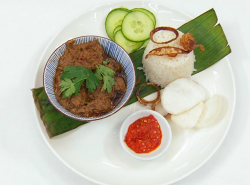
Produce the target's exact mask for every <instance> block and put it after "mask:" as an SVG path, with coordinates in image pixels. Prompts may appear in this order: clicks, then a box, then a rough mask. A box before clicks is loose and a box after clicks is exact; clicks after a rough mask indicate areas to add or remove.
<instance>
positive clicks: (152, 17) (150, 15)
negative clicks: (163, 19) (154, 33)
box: [131, 8, 156, 26]
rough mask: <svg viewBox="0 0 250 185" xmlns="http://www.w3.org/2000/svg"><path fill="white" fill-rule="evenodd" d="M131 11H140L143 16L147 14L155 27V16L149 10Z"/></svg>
mask: <svg viewBox="0 0 250 185" xmlns="http://www.w3.org/2000/svg"><path fill="white" fill-rule="evenodd" d="M131 11H141V12H143V13H145V14H147V15H148V16H149V17H150V19H152V21H153V22H154V26H155V25H156V18H155V15H154V14H153V13H152V12H150V11H149V10H147V9H145V8H133V9H132V10H131Z"/></svg>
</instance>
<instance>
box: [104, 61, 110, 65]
mask: <svg viewBox="0 0 250 185" xmlns="http://www.w3.org/2000/svg"><path fill="white" fill-rule="evenodd" d="M102 63H103V64H104V65H108V64H109V63H110V61H109V60H106V61H103V62H102Z"/></svg>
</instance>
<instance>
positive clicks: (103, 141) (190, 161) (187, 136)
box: [34, 1, 235, 185]
mask: <svg viewBox="0 0 250 185" xmlns="http://www.w3.org/2000/svg"><path fill="white" fill-rule="evenodd" d="M120 6H125V7H127V8H130V9H131V8H135V7H144V8H147V9H149V10H151V11H152V12H153V13H154V14H155V16H156V19H157V26H163V25H165V26H171V27H176V28H177V27H179V26H181V25H182V24H184V23H185V22H187V21H189V20H190V19H191V17H190V16H188V15H186V14H185V13H182V12H180V11H177V10H175V9H171V8H168V7H166V6H162V5H160V4H156V3H150V2H144V1H142V2H136V1H127V2H118V3H110V4H107V5H103V6H99V7H96V8H93V9H91V10H89V11H88V12H86V13H84V14H82V15H80V16H79V17H78V18H76V19H75V20H73V21H72V22H70V23H69V24H68V25H67V26H65V27H64V28H63V29H62V30H61V31H60V32H59V33H58V34H57V35H56V36H55V37H54V38H53V40H52V41H51V42H50V43H49V45H48V47H47V48H46V50H45V52H44V53H43V55H42V58H41V60H40V63H39V67H38V69H37V75H36V79H35V84H34V87H41V86H42V81H43V80H42V76H43V75H42V74H43V70H44V66H45V64H46V61H47V60H48V58H49V56H50V55H51V53H52V52H53V51H54V50H55V49H56V48H57V47H58V46H59V45H61V44H62V43H63V42H65V41H66V40H69V39H71V38H74V37H78V36H82V35H100V36H106V37H107V35H106V32H105V27H104V22H105V17H106V16H107V14H108V12H109V11H110V10H111V9H113V8H117V7H120ZM197 16H198V15H197ZM192 78H193V79H195V80H196V81H198V82H199V83H200V84H202V85H203V86H204V87H205V88H206V90H207V94H208V96H211V95H213V94H219V95H222V96H223V97H224V106H223V110H222V112H221V114H220V119H219V120H218V123H217V124H216V125H215V126H213V127H209V128H205V129H190V130H185V129H181V128H178V127H177V126H175V125H174V124H171V123H170V125H171V129H172V133H173V138H172V143H171V146H170V147H169V149H168V151H167V152H166V153H164V154H163V155H162V156H161V157H159V158H157V159H155V160H152V161H141V160H137V159H135V158H133V157H131V156H130V155H128V154H127V153H126V152H125V151H124V150H123V148H122V146H121V145H120V142H119V130H120V127H121V124H122V122H123V120H124V119H125V118H126V117H127V116H128V115H130V114H131V113H133V112H135V111H137V110H140V109H145V108H148V107H144V106H142V105H140V104H139V103H134V104H132V105H130V106H127V107H125V108H123V109H122V110H120V111H119V112H118V113H116V114H114V115H113V116H111V117H108V118H106V119H104V120H99V121H95V122H91V123H88V124H85V125H83V126H81V127H78V128H77V129H74V130H72V131H70V132H67V133H65V134H62V135H60V136H57V137H54V138H52V139H49V137H48V135H47V133H46V130H45V128H44V126H43V123H42V121H41V119H40V116H39V114H38V111H36V113H37V121H38V126H39V128H40V130H41V133H42V136H43V137H44V139H45V141H46V143H47V144H48V146H49V147H50V149H51V150H52V151H53V153H54V154H55V155H56V156H57V157H58V158H59V159H60V160H61V161H62V162H63V163H64V164H65V165H66V166H68V167H69V168H71V169H72V170H73V171H75V172H76V173H77V174H79V175H81V176H83V177H85V178H87V179H89V180H91V181H93V182H96V183H98V184H109V185H118V184H119V185H128V184H136V185H157V184H170V183H173V182H176V181H178V180H180V179H182V178H184V177H186V176H188V175H189V174H191V173H192V172H194V171H195V170H196V169H198V168H199V167H200V166H202V165H203V164H204V163H205V162H206V161H207V160H208V159H209V158H210V157H211V156H212V155H213V154H214V152H215V151H216V150H217V149H218V147H219V146H220V145H221V143H222V141H223V139H224V138H225V136H226V134H227V132H228V130H229V127H230V124H231V121H232V116H233V113H234V107H235V84H234V78H233V74H232V70H231V66H230V63H229V61H228V59H227V58H224V59H222V60H221V61H220V62H218V63H216V64H215V65H213V66H211V67H210V68H208V69H206V70H204V71H202V72H200V73H198V74H197V75H194V76H193V77H192ZM150 96H154V94H152V95H150ZM34 107H35V106H34Z"/></svg>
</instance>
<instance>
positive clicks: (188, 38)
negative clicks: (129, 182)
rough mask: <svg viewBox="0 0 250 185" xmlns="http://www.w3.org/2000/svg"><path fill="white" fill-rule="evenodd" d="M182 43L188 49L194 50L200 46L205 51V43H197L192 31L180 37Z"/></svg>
mask: <svg viewBox="0 0 250 185" xmlns="http://www.w3.org/2000/svg"><path fill="white" fill-rule="evenodd" d="M180 45H181V46H182V47H183V48H184V49H185V50H187V51H192V50H194V49H195V48H197V47H200V50H201V51H205V48H204V47H203V45H201V44H198V45H195V39H194V36H193V35H192V34H191V33H186V34H184V35H182V37H181V39H180Z"/></svg>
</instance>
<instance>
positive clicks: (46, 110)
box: [32, 87, 87, 138]
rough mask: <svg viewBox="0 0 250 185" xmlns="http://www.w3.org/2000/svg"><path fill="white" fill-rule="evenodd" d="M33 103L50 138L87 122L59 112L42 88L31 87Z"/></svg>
mask: <svg viewBox="0 0 250 185" xmlns="http://www.w3.org/2000/svg"><path fill="white" fill-rule="evenodd" d="M32 92H33V98H34V102H35V105H36V107H37V109H38V111H39V113H40V117H41V119H42V121H43V123H44V126H45V128H46V131H47V133H48V135H49V137H50V138H52V137H54V136H57V135H60V134H63V133H65V132H68V131H70V130H73V129H75V128H77V127H79V126H80V125H83V124H85V123H87V122H83V121H78V120H74V119H71V118H69V117H67V116H65V115H64V114H62V113H61V112H59V111H58V110H57V109H56V108H55V107H54V106H53V105H52V104H51V103H50V101H49V99H48V97H47V95H46V93H45V91H44V88H43V87H40V88H34V89H32Z"/></svg>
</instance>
